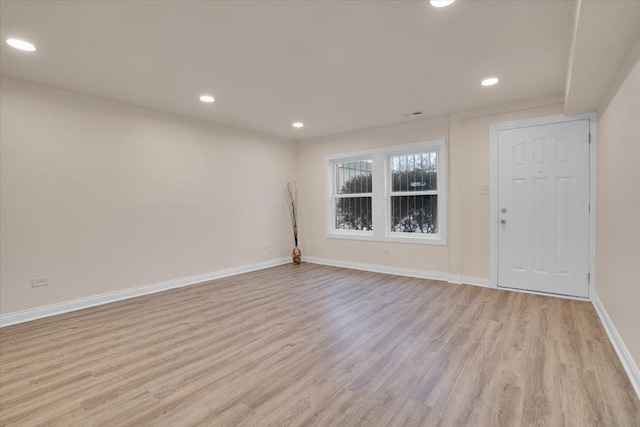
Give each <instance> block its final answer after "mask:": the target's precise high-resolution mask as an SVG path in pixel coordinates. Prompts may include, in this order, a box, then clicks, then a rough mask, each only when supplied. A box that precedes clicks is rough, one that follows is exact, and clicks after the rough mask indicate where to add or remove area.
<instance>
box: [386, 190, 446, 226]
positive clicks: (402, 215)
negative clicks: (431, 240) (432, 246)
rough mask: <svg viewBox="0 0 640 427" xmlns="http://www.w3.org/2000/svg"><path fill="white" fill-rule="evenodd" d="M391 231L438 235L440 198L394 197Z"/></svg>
mask: <svg viewBox="0 0 640 427" xmlns="http://www.w3.org/2000/svg"><path fill="white" fill-rule="evenodd" d="M403 191H404V190H403ZM391 231H394V232H398V233H432V234H436V233H438V196H436V195H421V196H392V197H391Z"/></svg>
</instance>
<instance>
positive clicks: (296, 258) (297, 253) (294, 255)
mask: <svg viewBox="0 0 640 427" xmlns="http://www.w3.org/2000/svg"><path fill="white" fill-rule="evenodd" d="M291 259H293V263H294V264H300V261H302V251H301V250H300V248H299V247H297V246H296V247H295V248H293V252H291Z"/></svg>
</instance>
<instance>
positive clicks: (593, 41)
mask: <svg viewBox="0 0 640 427" xmlns="http://www.w3.org/2000/svg"><path fill="white" fill-rule="evenodd" d="M577 13H578V19H577V25H576V28H575V35H574V37H573V50H572V55H571V72H570V73H569V75H568V76H567V85H566V86H567V87H566V94H565V98H566V99H565V114H569V115H570V114H580V113H590V112H593V111H597V110H598V108H599V107H602V105H601V103H602V102H603V99H604V98H606V95H607V90H608V89H609V87H610V86H611V83H612V82H613V81H614V80H615V78H616V75H618V74H619V73H620V72H621V71H623V72H624V71H627V72H628V71H629V70H621V69H622V68H623V65H624V62H625V59H627V55H629V52H630V51H631V50H632V49H633V47H634V45H635V44H637V43H640V40H639V38H640V1H638V0H632V1H609V2H605V1H581V2H579V6H578V10H577ZM635 60H637V58H635ZM635 60H633V61H632V62H633V64H635Z"/></svg>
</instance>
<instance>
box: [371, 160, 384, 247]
mask: <svg viewBox="0 0 640 427" xmlns="http://www.w3.org/2000/svg"><path fill="white" fill-rule="evenodd" d="M372 160H373V163H372V175H371V181H372V187H373V192H372V196H373V197H372V199H371V210H372V212H371V221H372V225H373V235H374V236H384V235H385V222H386V221H385V210H386V200H385V188H386V182H385V171H386V169H387V168H386V165H385V155H384V153H375V154H374V155H373V159H372Z"/></svg>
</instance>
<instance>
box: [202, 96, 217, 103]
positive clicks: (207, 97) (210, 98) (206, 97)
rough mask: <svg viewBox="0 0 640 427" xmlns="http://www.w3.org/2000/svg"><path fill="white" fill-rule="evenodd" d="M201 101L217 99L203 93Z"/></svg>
mask: <svg viewBox="0 0 640 427" xmlns="http://www.w3.org/2000/svg"><path fill="white" fill-rule="evenodd" d="M200 101H202V102H213V101H215V99H213V96H210V95H202V96H201V97H200Z"/></svg>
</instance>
